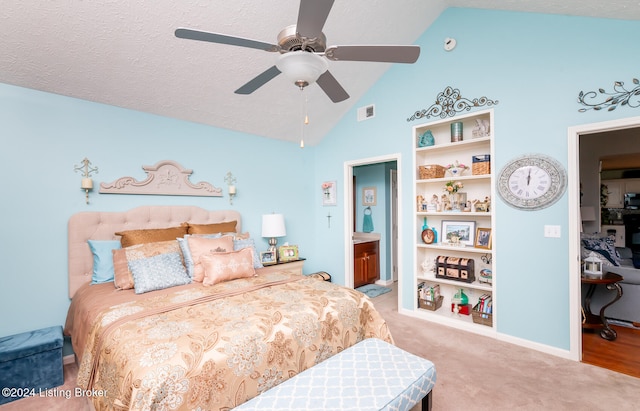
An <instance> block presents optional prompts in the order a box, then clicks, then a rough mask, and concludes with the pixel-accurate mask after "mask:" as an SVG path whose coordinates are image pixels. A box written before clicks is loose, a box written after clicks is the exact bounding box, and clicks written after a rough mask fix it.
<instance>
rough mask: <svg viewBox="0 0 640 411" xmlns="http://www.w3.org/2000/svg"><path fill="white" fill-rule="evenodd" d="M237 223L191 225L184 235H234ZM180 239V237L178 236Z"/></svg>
mask: <svg viewBox="0 0 640 411" xmlns="http://www.w3.org/2000/svg"><path fill="white" fill-rule="evenodd" d="M237 224H238V222H237V221H229V222H226V223H215V224H191V223H188V225H189V230H188V232H187V233H185V234H216V233H235V231H236V225H237ZM178 237H182V236H178Z"/></svg>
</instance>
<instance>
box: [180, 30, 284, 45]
mask: <svg viewBox="0 0 640 411" xmlns="http://www.w3.org/2000/svg"><path fill="white" fill-rule="evenodd" d="M175 34H176V37H178V38H181V39H189V40H199V41H208V42H210V43H220V44H228V45H231V46H239V47H248V48H252V49H258V50H264V51H278V50H279V49H280V47H279V46H276V45H275V44H269V43H264V42H262V41H257V40H251V39H245V38H242V37H235V36H227V35H225V34H218V33H209V32H206V31H198V30H191V29H182V28H181V29H176V33H175Z"/></svg>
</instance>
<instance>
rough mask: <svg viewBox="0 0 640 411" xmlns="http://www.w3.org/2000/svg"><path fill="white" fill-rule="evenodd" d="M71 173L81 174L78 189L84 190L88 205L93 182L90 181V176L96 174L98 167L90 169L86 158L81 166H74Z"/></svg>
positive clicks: (89, 163)
mask: <svg viewBox="0 0 640 411" xmlns="http://www.w3.org/2000/svg"><path fill="white" fill-rule="evenodd" d="M73 171H75V172H76V173H77V172H78V171H80V172H82V182H81V183H80V188H81V189H83V190H84V194H85V201H86V203H87V204H89V191H90V190H92V189H93V180H92V179H91V174H93V173H96V174H97V173H98V167H91V161H89V160H88V159H87V158H86V157H85V158H84V159H83V160H82V165H79V166H74V168H73Z"/></svg>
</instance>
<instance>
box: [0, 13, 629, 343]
mask: <svg viewBox="0 0 640 411" xmlns="http://www.w3.org/2000/svg"><path fill="white" fill-rule="evenodd" d="M445 37H454V38H456V39H457V41H458V46H457V48H456V49H455V50H454V51H452V52H445V51H444V50H443V48H442V44H443V41H444V38H445ZM637 38H640V23H639V22H635V21H616V20H603V19H590V18H571V17H564V16H547V15H540V14H526V13H510V12H495V11H483V10H470V9H448V10H446V11H445V12H444V13H443V14H442V15H441V16H440V17H439V18H438V19H437V20H436V22H435V23H434V25H433V26H432V27H431V28H430V29H429V30H427V31H426V32H425V33H424V35H423V36H422V37H420V38H419V39H417V44H419V45H421V46H422V54H421V57H420V60H419V61H418V62H417V63H416V64H414V65H393V66H391V68H390V70H389V71H388V72H387V73H386V74H385V75H384V76H383V78H382V79H381V81H380V82H378V83H377V84H376V85H375V86H374V87H373V88H372V89H371V90H370V91H369V92H368V93H367V94H366V95H365V96H364V97H363V98H362V99H361V100H360V101H358V102H357V103H356V105H355V107H361V106H363V105H367V104H372V103H374V104H375V105H376V116H375V117H374V118H373V119H370V120H368V121H363V122H357V121H356V112H355V108H354V110H352V111H351V112H349V113H348V114H347V115H346V116H345V117H344V119H343V120H342V121H341V122H340V124H339V125H338V126H337V127H336V128H335V129H334V130H333V131H332V132H331V133H329V135H328V136H327V137H326V138H325V139H324V140H323V142H322V143H321V144H320V145H319V146H317V147H307V148H305V149H304V150H300V149H299V148H298V147H297V145H296V144H292V143H284V142H279V141H272V140H267V139H263V138H260V137H256V136H248V135H244V134H240V133H236V132H232V131H228V130H223V129H216V128H212V127H207V126H202V125H198V124H192V123H187V122H182V121H177V120H172V119H167V118H162V117H157V116H152V115H148V114H143V113H138V112H133V111H129V110H124V109H120V108H116V107H110V106H105V105H100V104H95V103H90V102H86V101H80V100H75V99H70V98H65V97H60V96H56V95H51V94H46V93H40V92H35V91H31V90H25V89H22V88H18V87H13V86H8V85H0V143H1V147H0V170H2V175H3V177H4V185H3V188H4V189H3V191H2V193H3V194H2V201H0V213H1V214H0V215H2V219H3V220H2V222H3V224H2V226H3V228H4V229H5V235H4V236H3V240H2V247H1V248H0V259H2V262H3V269H2V271H1V272H0V281H1V284H2V288H1V291H0V309H1V310H2V313H3V314H4V315H3V316H2V319H0V336H3V335H9V334H12V333H15V332H21V331H26V330H31V329H35V328H39V327H43V326H48V325H52V324H62V323H63V322H64V318H65V316H66V310H67V307H68V303H69V300H68V297H67V283H66V278H67V272H66V270H67V266H66V256H67V253H66V224H67V221H68V218H69V216H71V215H72V214H73V213H76V212H79V211H85V210H102V211H110V210H125V209H129V208H132V207H135V206H138V205H146V204H192V205H197V206H201V207H204V208H208V209H226V208H229V207H230V206H229V204H228V201H227V198H222V199H220V198H213V199H212V198H199V197H167V196H118V195H99V194H97V193H96V192H93V193H92V194H91V204H90V205H88V206H87V205H85V204H84V196H83V193H82V191H81V190H80V189H79V184H80V176H79V175H78V174H76V173H74V172H73V166H74V165H76V164H79V162H80V161H81V160H82V159H83V158H84V157H88V158H89V159H90V160H91V161H92V162H93V163H94V165H96V166H98V167H99V169H100V172H99V174H98V175H96V182H99V181H112V180H114V179H116V178H118V177H121V176H123V175H131V176H134V177H144V176H143V172H142V169H141V166H142V165H150V164H154V163H155V162H157V161H159V160H164V159H170V160H175V161H178V162H179V163H181V164H182V165H183V166H184V167H187V168H190V169H193V170H194V174H193V176H192V181H200V180H207V181H211V182H213V183H214V185H217V186H223V187H224V186H225V184H224V182H223V177H224V175H225V174H226V172H227V171H231V172H232V173H233V174H234V175H235V176H236V178H237V187H238V197H237V198H236V199H235V200H234V205H233V208H235V209H237V210H239V211H240V212H241V213H242V215H243V216H244V228H245V230H247V231H249V232H251V233H252V234H253V235H254V237H258V236H259V232H260V215H261V214H263V213H268V212H271V211H277V212H282V213H283V214H284V215H285V218H286V223H287V234H288V235H287V237H286V238H285V239H283V241H289V242H290V243H292V244H298V245H299V246H300V253H301V255H302V256H303V257H307V261H306V263H305V271H307V272H311V271H316V270H324V271H327V272H329V273H331V275H332V276H333V278H334V281H335V282H337V283H340V284H343V283H344V257H345V251H344V250H345V244H344V235H343V234H344V198H342V196H343V189H344V187H342V184H343V182H344V162H345V161H353V160H357V159H364V158H370V157H376V156H381V155H389V154H392V153H393V154H395V153H400V156H401V158H400V162H399V168H400V172H401V177H402V180H401V181H400V184H401V187H402V190H403V191H402V195H403V198H402V200H403V209H402V214H403V216H404V219H403V220H402V221H401V222H400V224H401V228H402V230H403V234H404V236H403V242H404V245H405V247H404V249H402V250H400V258H401V259H402V260H403V262H404V272H402V273H400V276H401V279H402V287H403V293H404V297H405V299H404V300H403V301H402V305H403V307H405V308H410V307H411V305H412V301H411V299H412V298H413V295H414V290H413V284H412V281H411V280H412V278H413V273H412V272H411V270H412V267H413V266H414V264H413V261H412V259H413V252H412V250H411V247H410V245H411V244H412V241H413V238H414V234H413V233H412V230H413V221H412V218H411V215H412V212H413V203H414V201H413V199H412V198H411V197H412V189H411V184H412V176H413V173H414V170H413V162H412V159H411V157H412V147H411V136H410V134H411V127H412V126H413V125H414V124H416V123H417V122H407V121H406V119H407V118H408V117H409V116H411V115H412V114H413V112H415V111H416V110H419V109H422V108H426V107H428V106H429V105H431V104H432V103H433V102H434V100H435V97H436V95H437V94H438V93H439V92H441V91H442V90H443V89H444V88H445V87H446V86H453V87H456V88H458V89H460V90H461V92H462V94H463V96H465V97H468V98H474V97H481V96H486V97H488V98H490V99H494V100H499V104H498V105H497V106H496V107H495V117H496V118H495V136H496V149H495V158H494V159H493V161H494V162H495V165H496V167H497V169H499V168H500V167H501V166H502V165H504V164H505V162H506V161H508V160H509V159H511V158H513V157H514V156H517V155H520V154H522V153H526V152H539V153H543V154H548V155H552V156H553V157H555V158H557V159H558V160H559V161H560V162H562V163H563V164H565V165H566V164H567V137H566V135H567V127H569V126H573V125H578V124H585V123H593V122H599V121H606V120H612V119H615V118H622V117H630V116H637V115H638V112H637V109H636V111H633V109H629V108H625V107H623V108H619V109H618V110H616V111H613V112H604V111H602V112H587V113H578V108H579V106H578V104H577V103H576V99H577V95H578V93H579V91H581V90H585V91H587V90H595V89H597V88H599V87H603V88H606V89H610V88H611V85H612V84H613V82H614V81H616V80H622V81H629V82H630V81H631V78H633V77H637V76H638V67H640V64H639V63H640V55H639V54H638V53H637V44H636V39H637ZM613 39H615V40H616V41H612V40H613ZM364 67H365V66H363V69H366V68H364ZM344 86H345V87H346V88H347V89H348V84H345V85H344ZM283 159H286V161H282V160H283ZM283 176H286V177H287V179H286V181H287V184H286V187H285V186H284V185H283V184H282V183H280V181H281V180H280V178H282V177H283ZM333 180H335V181H337V182H338V197H337V198H338V204H337V205H336V206H334V207H322V206H321V190H320V184H321V183H322V182H323V181H333ZM494 204H495V206H496V214H497V220H496V224H497V227H496V233H495V238H496V250H495V251H496V261H497V270H496V274H497V275H498V276H499V277H500V280H499V285H498V287H499V288H498V292H499V297H500V300H499V304H500V315H499V322H498V331H499V332H500V333H504V334H507V335H511V336H514V337H517V338H523V339H525V340H530V341H534V342H539V343H542V344H547V345H550V346H553V347H558V348H561V349H568V346H569V318H568V313H569V306H568V305H569V298H568V294H569V293H568V288H569V284H568V276H567V271H568V268H569V261H568V259H567V252H568V237H567V229H568V224H567V218H568V210H567V205H568V201H567V196H566V195H565V196H564V197H563V198H562V199H561V200H560V201H559V202H558V203H556V204H555V205H554V206H552V207H550V208H548V209H545V210H542V211H537V212H530V213H525V212H521V211H516V210H514V209H511V208H509V207H507V206H506V205H504V204H503V203H502V202H500V201H499V200H498V199H494ZM327 212H330V213H331V216H332V218H331V225H330V226H329V225H328V224H327V219H326V214H327ZM544 224H557V225H560V226H561V228H562V238H560V239H549V238H544V237H543V235H542V227H543V225H544ZM262 246H263V247H264V248H266V242H264V243H263V244H262ZM534 261H535V262H538V261H541V264H532V262H534ZM541 296H544V297H543V298H542V299H541ZM9 313H10V314H9Z"/></svg>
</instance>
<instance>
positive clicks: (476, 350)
mask: <svg viewBox="0 0 640 411" xmlns="http://www.w3.org/2000/svg"><path fill="white" fill-rule="evenodd" d="M390 288H391V292H387V293H385V294H382V295H380V296H378V297H376V298H375V299H373V300H371V301H372V302H373V304H374V305H375V307H376V308H377V309H378V311H379V312H380V313H381V314H382V316H383V317H384V318H385V320H386V321H387V324H388V325H389V328H390V330H391V334H392V335H393V338H394V340H395V344H396V345H397V346H398V347H400V348H402V349H404V350H406V351H409V352H411V353H413V354H415V355H418V356H420V357H423V358H427V359H429V360H431V361H432V362H433V363H434V364H435V365H436V369H437V372H438V378H437V382H436V386H435V389H434V391H433V411H458V410H459V411H484V410H491V411H507V410H509V411H511V410H518V411H528V410H532V411H534V410H535V411H538V410H553V411H555V410H583V411H596V410H603V411H604V410H615V411H626V410H635V409H637V396H638V393H639V392H640V378H634V377H630V376H628V375H625V374H620V373H616V372H613V371H609V370H606V369H604V368H598V367H595V366H592V365H589V364H584V363H580V362H576V361H570V360H565V359H562V358H559V357H555V356H552V355H548V354H544V353H541V352H538V351H534V350H530V349H527V348H523V347H519V346H516V345H513V344H509V343H506V342H502V341H498V340H495V339H492V338H488V337H483V336H479V335H476V334H472V333H468V332H464V331H459V330H455V329H452V328H449V327H445V326H442V325H438V324H434V323H430V322H427V321H423V320H419V319H416V318H412V317H407V316H404V315H401V314H399V313H398V298H397V291H396V286H395V285H394V286H391V287H390ZM77 372H78V368H77V367H76V366H75V364H69V365H66V366H65V384H64V385H63V386H62V387H59V390H73V389H74V387H75V381H76V375H77ZM87 409H88V407H87V405H86V402H85V399H84V398H78V397H74V396H73V395H72V396H71V398H70V399H66V398H64V397H60V396H59V397H56V398H29V399H22V400H18V401H14V402H12V403H9V404H6V405H3V406H0V411H13V410H16V411H40V410H60V411H62V410H64V411H67V410H69V411H84V410H87ZM419 409H420V408H419V405H418V406H416V407H414V410H413V411H417V410H419ZM301 411H302V410H301Z"/></svg>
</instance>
